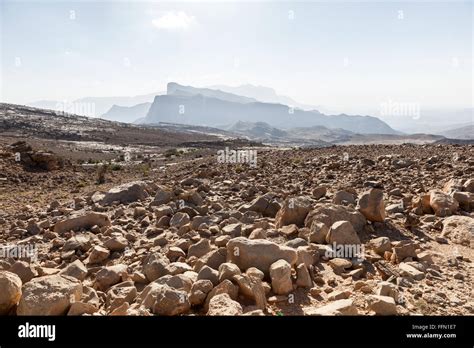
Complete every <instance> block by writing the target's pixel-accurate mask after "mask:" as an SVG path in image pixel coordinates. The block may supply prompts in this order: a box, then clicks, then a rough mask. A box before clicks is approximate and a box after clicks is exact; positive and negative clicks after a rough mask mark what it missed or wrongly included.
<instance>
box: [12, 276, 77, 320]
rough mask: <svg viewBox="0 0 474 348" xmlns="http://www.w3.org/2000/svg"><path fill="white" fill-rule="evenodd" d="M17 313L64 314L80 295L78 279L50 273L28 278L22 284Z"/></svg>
mask: <svg viewBox="0 0 474 348" xmlns="http://www.w3.org/2000/svg"><path fill="white" fill-rule="evenodd" d="M22 292H23V294H22V296H21V299H20V303H19V305H18V308H17V315H64V314H66V313H67V312H68V310H69V307H70V306H71V304H72V303H73V302H76V301H79V300H80V298H81V296H82V284H81V282H80V281H79V280H77V279H75V278H72V277H69V276H65V275H58V274H55V275H50V276H44V277H39V278H34V279H32V280H30V281H29V282H28V283H26V284H25V285H24V286H23V289H22Z"/></svg>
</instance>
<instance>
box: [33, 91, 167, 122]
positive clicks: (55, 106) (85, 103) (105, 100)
mask: <svg viewBox="0 0 474 348" xmlns="http://www.w3.org/2000/svg"><path fill="white" fill-rule="evenodd" d="M159 94H164V92H158V93H150V94H143V95H136V96H133V97H127V96H125V97H85V98H79V99H75V100H73V101H72V102H64V101H60V100H41V101H37V102H32V103H28V104H27V105H29V106H32V107H37V108H43V109H50V110H58V111H64V110H65V111H68V112H70V113H73V114H79V115H81V114H82V115H85V116H90V117H100V116H102V115H103V114H105V113H107V112H108V111H109V110H110V108H111V107H112V106H114V105H117V106H135V105H137V104H143V103H151V102H152V101H153V98H154V97H155V96H156V95H159Z"/></svg>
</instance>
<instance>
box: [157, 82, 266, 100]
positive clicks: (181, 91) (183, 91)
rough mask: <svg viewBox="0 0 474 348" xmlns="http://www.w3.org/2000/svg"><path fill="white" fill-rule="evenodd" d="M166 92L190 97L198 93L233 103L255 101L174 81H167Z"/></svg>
mask: <svg viewBox="0 0 474 348" xmlns="http://www.w3.org/2000/svg"><path fill="white" fill-rule="evenodd" d="M166 94H167V95H174V96H184V97H190V96H193V95H198V94H200V95H202V96H205V97H210V98H217V99H220V100H225V101H229V102H234V103H253V102H256V101H257V100H256V99H254V98H247V97H245V96H241V95H237V94H233V93H227V92H223V91H220V90H218V89H209V88H196V87H191V86H183V85H180V84H177V83H176V82H170V83H168V85H167V91H166Z"/></svg>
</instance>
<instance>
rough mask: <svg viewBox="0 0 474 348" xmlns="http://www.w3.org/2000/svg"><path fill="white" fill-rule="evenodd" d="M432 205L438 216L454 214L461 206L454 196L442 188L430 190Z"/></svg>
mask: <svg viewBox="0 0 474 348" xmlns="http://www.w3.org/2000/svg"><path fill="white" fill-rule="evenodd" d="M430 206H431V208H432V209H433V210H434V212H435V214H436V215H437V216H449V215H452V214H453V213H454V212H456V210H458V208H459V204H458V202H457V201H456V200H455V199H454V198H453V197H451V196H450V195H448V194H446V193H444V192H443V191H440V190H432V191H430Z"/></svg>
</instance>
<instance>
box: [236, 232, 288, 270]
mask: <svg viewBox="0 0 474 348" xmlns="http://www.w3.org/2000/svg"><path fill="white" fill-rule="evenodd" d="M280 259H283V260H285V261H287V262H288V263H289V264H290V265H294V264H295V262H296V260H297V253H296V250H295V249H293V248H289V247H285V246H280V245H278V244H276V243H273V242H270V241H268V240H261V239H254V240H251V239H247V238H244V237H237V238H234V239H231V240H230V241H229V242H228V243H227V261H228V262H232V263H235V264H236V265H237V266H239V268H240V269H241V270H246V269H248V268H250V267H255V268H258V269H259V270H260V271H262V272H264V273H266V274H269V269H270V266H271V265H272V264H273V263H274V262H276V261H278V260H280Z"/></svg>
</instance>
